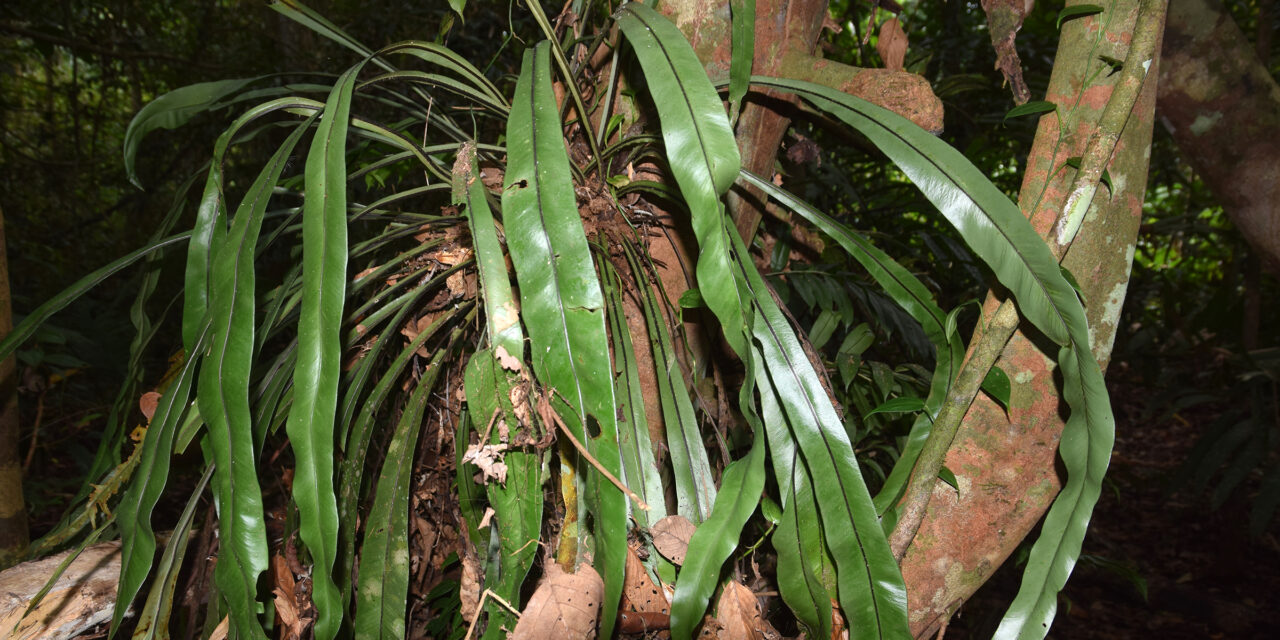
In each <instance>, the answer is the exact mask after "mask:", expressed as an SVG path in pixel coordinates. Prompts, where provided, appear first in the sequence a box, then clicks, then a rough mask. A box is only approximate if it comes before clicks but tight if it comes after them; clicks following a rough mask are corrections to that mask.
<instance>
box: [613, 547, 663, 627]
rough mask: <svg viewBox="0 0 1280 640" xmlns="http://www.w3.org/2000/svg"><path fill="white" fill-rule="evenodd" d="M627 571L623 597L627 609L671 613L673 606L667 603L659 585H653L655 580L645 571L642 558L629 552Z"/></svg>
mask: <svg viewBox="0 0 1280 640" xmlns="http://www.w3.org/2000/svg"><path fill="white" fill-rule="evenodd" d="M626 566H627V571H626V578H625V579H624V581H623V583H622V597H623V598H625V600H626V603H627V607H628V608H629V609H633V610H635V611H656V612H664V613H665V612H668V611H671V604H670V603H669V602H667V598H666V596H665V595H663V592H662V590H661V589H659V588H658V585H656V584H654V583H653V579H652V578H650V577H649V572H648V571H645V568H644V564H643V563H641V562H640V557H639V556H637V555H636V552H635V551H633V550H631V549H628V550H627V565H626Z"/></svg>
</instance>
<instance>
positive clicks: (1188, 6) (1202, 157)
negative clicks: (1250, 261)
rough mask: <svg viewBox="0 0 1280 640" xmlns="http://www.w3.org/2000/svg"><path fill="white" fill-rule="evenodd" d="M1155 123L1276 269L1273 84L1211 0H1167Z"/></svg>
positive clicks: (1278, 91) (1279, 107)
mask: <svg viewBox="0 0 1280 640" xmlns="http://www.w3.org/2000/svg"><path fill="white" fill-rule="evenodd" d="M1164 58H1165V62H1166V64H1164V65H1162V67H1161V71H1160V99H1159V111H1160V119H1161V122H1163V123H1164V125H1165V127H1166V128H1167V129H1168V130H1169V132H1170V133H1172V134H1173V138H1174V140H1175V141H1177V143H1178V147H1179V148H1180V149H1181V150H1182V154H1183V157H1185V158H1186V159H1187V161H1188V162H1190V163H1191V166H1192V167H1194V168H1195V170H1196V172H1197V173H1199V174H1200V177H1201V178H1202V179H1203V180H1204V181H1205V184H1207V185H1208V186H1209V189H1210V190H1212V191H1213V193H1214V195H1215V196H1217V199H1218V201H1219V202H1221V203H1222V205H1223V208H1224V209H1225V210H1226V212H1227V215H1228V216H1229V217H1230V218H1231V221H1232V222H1233V223H1234V224H1235V225H1236V227H1238V228H1239V229H1240V232H1241V233H1242V234H1244V238H1245V240H1246V241H1248V242H1249V244H1250V245H1251V246H1252V247H1253V248H1254V250H1256V251H1257V252H1258V254H1259V255H1260V256H1261V257H1262V261H1263V263H1264V265H1265V267H1266V268H1267V270H1269V271H1270V272H1271V273H1273V274H1276V275H1280V86H1277V85H1276V82H1275V80H1274V79H1272V77H1271V74H1270V73H1269V72H1268V70H1267V67H1266V66H1265V65H1264V64H1263V62H1262V61H1261V60H1259V59H1258V56H1257V55H1256V53H1255V52H1254V49H1253V47H1251V46H1250V45H1249V41H1248V39H1246V38H1245V36H1244V34H1243V33H1241V32H1240V28H1239V27H1237V26H1236V23H1235V22H1234V21H1232V19H1231V16H1230V15H1228V14H1227V13H1226V12H1225V11H1223V8H1222V5H1221V4H1219V3H1218V2H1217V0H1172V2H1171V3H1170V5H1169V22H1168V32H1167V34H1166V36H1165V42H1164Z"/></svg>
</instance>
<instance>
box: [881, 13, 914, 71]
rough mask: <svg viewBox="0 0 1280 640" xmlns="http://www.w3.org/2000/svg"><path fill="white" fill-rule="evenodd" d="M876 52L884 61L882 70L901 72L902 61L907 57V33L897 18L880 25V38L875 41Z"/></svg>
mask: <svg viewBox="0 0 1280 640" xmlns="http://www.w3.org/2000/svg"><path fill="white" fill-rule="evenodd" d="M876 51H877V52H878V53H879V54H880V59H881V60H884V68H886V69H888V70H890V71H902V60H903V58H905V57H906V55H907V32H906V31H903V30H902V23H900V22H898V19H897V18H889V19H888V20H885V21H884V24H882V25H880V37H879V38H877V39H876Z"/></svg>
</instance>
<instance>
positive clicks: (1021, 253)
mask: <svg viewBox="0 0 1280 640" xmlns="http://www.w3.org/2000/svg"><path fill="white" fill-rule="evenodd" d="M753 82H755V83H756V84H758V85H760V86H767V87H770V88H774V89H781V90H784V91H791V92H794V93H796V94H798V95H800V96H802V97H804V98H805V99H806V100H809V101H810V102H812V103H813V104H814V105H815V106H816V107H818V108H820V109H822V110H824V111H826V112H828V113H830V114H832V115H834V116H835V117H837V118H839V119H840V120H842V121H844V122H846V123H847V124H849V125H851V126H853V127H854V128H856V129H858V130H859V131H861V132H862V133H863V134H865V135H866V136H867V137H868V138H869V139H870V140H871V141H872V142H873V143H874V144H875V145H876V146H877V147H879V148H880V149H881V151H883V152H884V153H885V154H886V155H887V156H889V158H890V159H891V160H893V161H894V163H895V164H897V165H898V166H899V167H900V168H901V169H902V171H903V172H904V173H906V174H907V176H908V177H909V178H910V179H911V180H912V182H914V183H915V184H916V186H917V187H918V188H919V189H920V190H921V192H922V193H923V194H924V195H925V197H926V198H928V199H929V201H930V202H932V203H933V204H934V206H936V207H937V208H938V210H939V211H940V212H941V213H942V214H943V215H944V216H945V217H946V218H947V220H948V221H949V222H951V223H952V225H954V226H955V228H956V229H957V230H958V231H959V232H960V235H961V236H962V237H963V238H964V239H965V242H966V243H968V244H969V246H970V247H971V248H972V249H973V251H974V253H976V254H977V255H978V256H979V257H980V258H982V259H983V261H985V262H986V263H987V265H988V266H990V267H991V269H992V270H993V271H994V272H995V274H996V277H997V278H999V279H1000V282H1001V283H1002V284H1004V285H1005V286H1006V287H1008V289H1009V290H1010V291H1012V292H1013V294H1014V297H1015V298H1016V300H1017V302H1018V310H1019V312H1020V313H1021V314H1022V316H1023V317H1025V318H1026V319H1027V320H1029V321H1030V322H1031V323H1032V324H1033V325H1035V326H1036V328H1038V329H1040V330H1041V331H1042V332H1044V334H1045V335H1046V336H1048V337H1049V338H1051V339H1053V340H1054V341H1055V342H1057V343H1058V344H1060V345H1062V348H1061V349H1060V350H1059V352H1058V365H1059V367H1060V368H1061V371H1062V377H1063V397H1064V398H1065V399H1066V401H1067V405H1068V406H1069V407H1070V408H1071V416H1070V417H1069V418H1068V419H1067V423H1066V426H1065V427H1064V428H1063V432H1062V439H1061V441H1060V442H1059V445H1058V454H1059V455H1060V456H1061V457H1062V461H1063V464H1064V465H1065V466H1066V469H1067V481H1066V483H1065V484H1064V485H1063V487H1062V491H1061V492H1060V493H1059V494H1058V497H1057V499H1056V500H1055V501H1054V503H1053V506H1052V507H1050V509H1049V513H1048V515H1046V516H1045V521H1044V526H1043V527H1042V529H1041V534H1040V538H1039V539H1037V540H1036V543H1035V545H1034V546H1033V547H1032V550H1031V556H1030V558H1029V559H1028V561H1027V569H1026V571H1025V572H1024V574H1023V580H1022V587H1021V588H1020V590H1019V592H1018V596H1017V597H1016V598H1015V599H1014V602H1013V605H1012V606H1011V607H1010V609H1009V612H1008V613H1007V614H1006V615H1005V619H1004V621H1003V622H1002V623H1001V627H1000V631H999V634H998V635H999V637H1001V638H1023V637H1030V638H1041V637H1044V634H1045V633H1047V631H1048V628H1049V623H1050V622H1051V621H1052V620H1053V616H1054V613H1055V611H1056V608H1057V605H1056V600H1057V593H1058V591H1060V590H1061V589H1062V586H1063V585H1064V584H1066V580H1067V577H1068V576H1069V575H1070V574H1071V569H1072V568H1073V567H1074V566H1075V562H1076V559H1078V558H1079V556H1080V547H1081V544H1082V543H1083V540H1084V534H1085V530H1086V529H1087V528H1088V526H1089V518H1090V516H1091V514H1092V513H1093V507H1094V505H1095V504H1097V501H1098V495H1099V494H1100V492H1101V488H1102V477H1103V475H1104V474H1105V473H1106V470H1107V465H1108V463H1109V461H1110V457H1111V447H1112V445H1113V444H1114V442H1115V418H1114V417H1113V416H1112V413H1111V401H1110V398H1109V397H1108V394H1107V389H1106V384H1105V383H1104V381H1103V378H1102V370H1101V367H1099V365H1098V361H1097V360H1096V359H1095V358H1094V357H1093V354H1092V352H1091V351H1090V349H1089V327H1088V322H1087V320H1086V319H1085V314H1084V307H1083V306H1082V305H1081V303H1080V299H1079V298H1078V297H1077V296H1076V294H1075V291H1074V290H1073V289H1072V287H1071V285H1070V284H1069V283H1068V282H1067V280H1066V278H1065V277H1063V275H1062V272H1061V270H1060V269H1059V267H1058V262H1057V260H1055V259H1054V257H1053V254H1052V253H1050V251H1049V248H1048V246H1047V245H1045V243H1044V241H1043V240H1041V238H1040V236H1039V235H1038V234H1037V233H1036V232H1035V230H1034V229H1032V228H1031V225H1030V223H1029V222H1028V221H1027V219H1026V218H1025V217H1023V215H1022V213H1021V212H1020V211H1019V209H1018V207H1017V205H1015V204H1014V203H1013V202H1012V201H1010V200H1009V199H1008V198H1007V197H1005V196H1004V194H1002V193H1001V192H1000V190H999V189H997V188H996V187H995V185H993V184H991V182H990V181H989V180H988V179H987V178H986V176H985V175H983V174H982V172H981V171H979V170H978V169H977V167H974V166H973V164H972V163H970V162H969V161H968V160H967V159H966V158H965V157H964V156H962V155H961V154H960V152H958V151H956V150H955V149H954V148H952V147H951V146H950V145H947V144H946V143H944V142H942V141H941V140H938V139H937V138H935V137H933V136H932V135H930V134H929V133H928V132H926V131H924V130H923V129H920V128H919V127H917V126H916V125H914V124H912V123H911V122H910V121H908V120H907V119H906V118H903V117H901V116H899V115H897V114H895V113H893V112H891V111H888V110H887V109H883V108H881V107H878V106H876V105H873V104H871V103H869V102H866V101H865V100H861V99H859V98H855V97H853V96H849V95H847V94H844V93H840V92H837V91H833V90H831V89H829V88H826V87H822V86H820V85H816V84H812V83H807V82H802V81H797V80H780V79H777V78H766V77H756V78H754V79H753Z"/></svg>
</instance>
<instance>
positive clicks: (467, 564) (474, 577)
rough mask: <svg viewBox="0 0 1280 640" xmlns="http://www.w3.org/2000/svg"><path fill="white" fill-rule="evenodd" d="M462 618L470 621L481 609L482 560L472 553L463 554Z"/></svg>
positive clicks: (459, 589) (460, 592)
mask: <svg viewBox="0 0 1280 640" xmlns="http://www.w3.org/2000/svg"><path fill="white" fill-rule="evenodd" d="M458 599H459V600H461V602H462V606H461V608H460V609H459V612H460V613H461V614H462V619H463V620H466V621H467V622H470V621H472V620H474V619H475V617H476V615H478V614H479V611H480V561H479V560H477V559H476V557H475V556H474V555H472V554H470V553H465V554H463V555H462V581H461V584H460V585H459V587H458Z"/></svg>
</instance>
